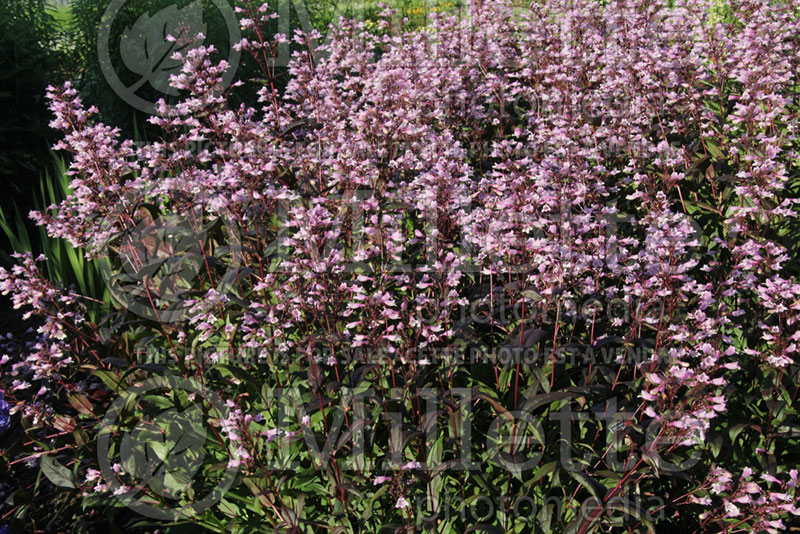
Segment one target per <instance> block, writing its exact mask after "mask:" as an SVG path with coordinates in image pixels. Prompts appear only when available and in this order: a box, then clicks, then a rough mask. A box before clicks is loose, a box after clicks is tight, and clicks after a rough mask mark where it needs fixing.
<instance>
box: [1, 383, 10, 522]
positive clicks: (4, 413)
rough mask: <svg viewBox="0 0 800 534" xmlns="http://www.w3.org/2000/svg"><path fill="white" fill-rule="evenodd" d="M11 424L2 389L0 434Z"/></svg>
mask: <svg viewBox="0 0 800 534" xmlns="http://www.w3.org/2000/svg"><path fill="white" fill-rule="evenodd" d="M10 426H11V417H10V416H9V413H8V403H7V402H6V399H5V396H4V395H3V391H2V390H0V434H2V433H3V432H5V431H6V429H8V427H10ZM6 532H7V531H6V527H3V528H0V534H5V533H6Z"/></svg>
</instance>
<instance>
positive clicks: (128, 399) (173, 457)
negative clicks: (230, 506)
mask: <svg viewBox="0 0 800 534" xmlns="http://www.w3.org/2000/svg"><path fill="white" fill-rule="evenodd" d="M158 390H163V391H162V394H160V395H154V394H153V393H154V392H157V391H158ZM227 413H228V409H227V407H226V405H225V403H223V402H222V400H221V399H220V398H219V397H218V396H217V395H216V394H215V393H213V392H209V391H207V390H205V389H203V388H202V387H201V386H200V385H199V384H198V383H196V382H194V381H192V380H187V379H183V378H177V377H171V376H157V377H153V378H150V379H148V380H146V381H145V382H143V383H142V384H139V385H136V386H134V387H132V388H130V389H128V390H127V391H125V392H124V393H123V394H121V395H120V396H119V397H117V399H116V400H115V401H114V402H113V403H112V404H111V406H110V407H109V409H108V411H107V412H106V415H105V417H104V419H103V423H102V424H103V428H104V429H105V430H104V431H103V432H102V433H101V435H100V437H99V438H98V448H97V454H98V460H99V463H100V472H101V473H102V475H103V478H104V479H105V481H106V482H107V483H108V484H109V489H110V490H111V491H112V492H113V494H114V496H115V498H117V499H119V500H120V501H121V502H122V503H124V504H125V506H127V507H128V508H130V509H131V510H133V511H135V512H137V513H139V514H141V515H144V516H147V517H150V518H153V519H159V520H168V521H175V520H177V519H181V518H187V517H191V516H194V515H196V514H199V513H202V512H203V511H205V510H207V509H209V508H211V507H212V506H214V505H215V504H217V503H218V502H219V501H220V499H222V497H223V496H224V495H225V493H226V492H227V491H228V489H230V487H231V486H232V485H233V482H234V479H235V478H236V474H237V472H238V469H239V467H238V466H239V461H238V460H239V457H238V455H237V452H236V450H235V449H234V448H233V447H232V446H231V445H230V444H227V445H225V444H222V446H221V447H220V444H219V443H217V442H216V441H215V442H214V443H212V445H213V446H207V441H209V437H210V436H211V434H210V433H209V432H208V430H209V427H208V419H210V418H213V419H224V418H225V417H226V416H227ZM210 454H213V455H215V456H216V457H215V458H207V455H210ZM112 457H115V458H114V459H113V460H112ZM222 462H227V467H226V468H225V469H224V470H222V471H218V472H217V471H209V472H206V471H204V470H202V468H203V467H204V466H205V465H209V464H216V465H219V464H220V463H222ZM211 472H216V473H218V474H216V475H213V476H212V475H210V473H211ZM208 478H211V480H209V479H208Z"/></svg>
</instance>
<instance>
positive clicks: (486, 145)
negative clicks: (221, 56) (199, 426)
mask: <svg viewBox="0 0 800 534" xmlns="http://www.w3.org/2000/svg"><path fill="white" fill-rule="evenodd" d="M275 9H276V7H275V6H270V5H266V4H265V5H263V6H249V7H243V8H240V10H239V12H240V14H241V16H242V19H241V25H242V29H243V30H244V31H245V32H246V33H247V36H246V38H245V39H244V40H243V41H242V42H241V43H239V45H238V47H239V48H240V49H241V50H242V51H246V52H249V53H250V54H252V56H253V58H254V60H255V61H257V62H258V63H259V64H260V65H261V67H262V69H263V73H264V79H265V80H266V82H265V83H264V86H263V87H262V88H261V89H260V91H259V102H258V103H257V104H256V105H253V106H248V105H244V104H242V105H234V104H233V103H232V102H231V101H230V99H229V98H228V95H227V93H226V92H225V91H223V90H222V89H221V88H222V87H223V83H222V76H223V73H224V72H225V70H226V68H228V65H227V64H226V63H225V62H224V61H219V60H218V59H216V50H214V49H213V47H203V46H199V47H195V48H193V49H191V50H190V51H188V52H186V53H185V54H183V55H180V54H179V58H180V59H181V60H182V61H183V68H182V71H181V72H180V73H179V74H177V75H174V76H173V77H172V85H173V86H174V87H175V88H177V89H179V90H181V91H182V92H183V94H184V96H185V98H183V100H182V101H181V102H179V103H178V104H176V105H173V106H169V105H167V103H166V102H162V103H161V104H160V106H159V114H158V115H156V116H154V117H153V118H152V119H151V122H152V123H153V125H155V126H157V127H159V128H160V130H161V131H162V137H161V138H160V139H158V140H156V141H153V142H151V143H148V144H145V145H140V146H137V145H136V144H135V143H133V142H132V141H131V140H122V139H120V133H119V130H117V129H114V128H112V127H110V126H107V125H104V124H102V123H100V122H98V121H97V120H96V115H97V113H98V110H96V109H94V108H92V107H88V108H86V107H85V106H84V104H83V103H82V102H81V100H80V97H79V95H78V93H77V91H76V89H75V88H74V87H72V86H71V85H70V84H66V85H65V86H63V87H51V88H50V90H49V98H50V101H51V110H52V112H53V114H54V116H55V119H54V120H53V122H52V126H53V127H54V128H57V129H59V130H61V131H63V133H64V140H63V141H62V142H61V143H59V144H58V146H57V148H59V149H64V150H67V151H68V152H70V153H71V154H72V164H71V167H70V173H71V175H72V177H73V181H72V194H71V195H70V196H69V198H67V199H66V200H65V201H64V202H63V203H61V204H60V205H58V206H53V207H51V208H49V209H48V210H46V211H43V212H39V213H32V214H31V216H32V217H33V218H34V220H36V221H37V222H38V223H39V224H41V225H45V226H46V228H47V230H48V232H49V233H50V234H51V235H53V236H57V237H62V238H65V239H68V240H69V242H70V243H71V244H72V245H73V246H75V247H79V248H82V249H83V250H84V251H85V253H86V254H87V256H88V257H97V258H105V259H107V260H108V263H107V265H108V266H109V268H108V272H107V273H106V274H107V278H108V280H109V287H110V293H111V299H110V302H107V303H106V304H105V307H106V311H107V317H106V319H104V320H103V321H98V323H97V324H95V323H93V322H91V321H90V320H89V319H88V318H87V314H86V306H87V303H86V302H87V301H85V300H84V299H83V297H91V296H88V295H86V296H81V295H77V294H76V293H75V292H74V291H73V290H72V289H71V288H58V287H56V286H54V285H53V284H52V283H51V282H49V281H47V280H46V279H45V278H44V277H43V275H42V273H41V271H40V270H39V267H38V265H39V264H40V263H41V262H42V261H45V260H44V258H39V259H37V260H34V259H33V258H31V257H29V256H28V257H20V258H19V259H20V262H21V263H20V265H19V266H17V267H15V268H14V269H13V270H11V271H6V270H3V271H0V284H1V285H0V288H1V289H2V291H3V292H4V293H5V294H11V295H12V298H13V300H14V305H15V307H18V308H24V309H25V310H26V314H27V315H35V316H37V317H40V319H39V321H40V322H39V323H37V328H38V330H37V331H36V333H35V337H36V339H35V341H28V342H27V343H28V345H24V343H23V344H22V345H19V344H18V345H17V347H18V349H17V350H11V351H9V354H7V355H6V356H3V359H2V360H0V362H1V363H0V370H1V371H2V375H1V376H2V379H0V380H2V385H3V388H4V389H3V390H4V391H5V396H6V400H7V401H8V402H9V404H10V406H11V413H12V416H13V418H15V420H16V421H19V422H21V423H22V425H23V426H24V428H25V432H26V433H27V434H28V435H30V436H31V437H32V439H30V440H26V443H29V444H33V445H29V447H31V446H33V447H36V448H30V449H28V450H25V451H17V452H14V454H15V457H14V458H12V461H13V460H22V459H25V460H27V463H28V464H30V463H31V461H30V460H31V459H38V458H40V457H46V458H48V460H47V462H48V463H47V467H46V466H44V465H43V466H42V469H43V472H45V469H46V472H45V473H46V474H47V473H49V474H50V475H51V476H48V478H49V479H50V480H51V481H55V479H57V478H58V477H54V476H52V473H53V471H54V470H55V471H57V472H58V473H61V478H58V480H62V479H63V478H66V479H68V480H67V481H68V482H69V484H66V483H65V484H64V485H65V486H67V487H71V489H70V491H74V492H77V493H78V494H82V495H84V496H85V498H86V499H88V500H89V501H88V502H91V503H95V504H94V505H96V503H97V502H107V501H97V500H92V499H95V498H96V497H97V496H98V495H101V496H103V495H104V496H106V497H108V499H109V500H111V501H113V500H114V497H115V496H116V497H119V498H120V499H121V502H123V503H126V502H127V501H125V500H124V497H125V495H126V494H127V493H128V492H130V491H133V490H132V488H135V491H136V492H138V493H139V494H140V495H141V494H146V495H152V498H151V501H152V502H160V504H161V505H163V506H166V504H165V503H166V502H167V500H169V503H171V504H170V505H171V506H173V507H174V508H175V509H178V510H180V509H181V507H182V506H183V507H186V506H189V504H188V503H191V502H193V499H194V498H195V497H194V493H198V494H199V493H200V492H201V491H202V489H203V488H205V487H206V486H208V484H209V482H208V480H212V479H213V477H214V476H216V475H214V474H213V473H215V472H216V471H214V469H212V467H214V466H217V471H219V470H220V469H219V466H223V468H224V467H225V466H227V468H228V469H229V470H230V469H235V470H236V476H235V479H234V480H233V481H232V482H231V483H230V484H228V485H227V487H226V491H227V492H228V494H229V496H228V497H220V499H221V500H219V501H218V503H215V505H214V506H211V507H209V508H207V509H204V510H203V511H202V513H195V512H193V513H191V514H186V516H185V517H183V520H190V521H197V522H198V524H199V525H202V526H203V527H204V528H208V529H210V530H218V531H222V530H225V529H229V528H233V529H234V530H235V529H239V530H238V531H241V532H247V531H250V530H247V529H248V528H252V525H253V524H262V525H270V527H271V528H275V529H285V530H287V531H292V532H301V531H302V532H311V531H312V529H314V528H317V527H320V528H321V527H323V526H324V527H326V528H329V529H331V530H335V529H337V528H338V529H343V530H340V531H345V532H351V531H353V532H355V531H358V532H361V531H364V532H373V531H374V532H377V531H378V530H379V529H380V528H383V527H387V526H390V525H391V526H392V528H395V527H400V528H405V529H407V531H412V530H413V529H414V528H417V529H428V530H433V531H437V532H461V531H465V530H464V529H467V528H470V527H473V529H474V528H478V527H480V525H483V526H484V527H486V528H490V530H489V531H492V530H491V529H495V530H498V529H499V530H500V531H507V532H529V531H531V529H534V528H539V529H542V530H544V531H554V532H577V533H586V532H590V531H593V530H595V529H605V530H613V529H619V531H621V532H622V531H625V532H627V531H633V530H637V529H642V528H648V529H650V530H651V531H654V530H653V529H655V528H656V527H658V528H661V527H662V526H663V528H683V529H689V531H697V532H703V531H705V532H711V531H715V532H722V531H725V532H745V531H764V532H777V531H780V530H783V529H784V528H786V527H787V526H788V525H790V524H791V522H792V521H797V516H798V515H800V502H799V501H800V494H798V492H797V470H796V469H794V466H795V465H796V462H797V450H798V447H800V443H799V442H798V435H799V434H798V428H800V427H798V424H800V423H798V421H797V412H796V409H797V396H798V391H800V386H798V385H797V384H798V369H800V367H799V366H800V361H798V356H797V354H798V353H797V342H798V339H800V330H799V329H798V326H797V325H798V318H800V281H799V280H798V274H800V273H799V272H798V265H797V263H796V257H797V254H798V252H800V250H798V246H797V242H798V241H797V239H796V237H797V234H798V232H800V226H798V222H797V219H796V217H797V212H796V209H795V205H796V203H797V202H798V199H800V197H799V196H798V194H797V184H798V183H800V181H799V180H800V173H799V171H800V166H798V152H797V148H798V141H797V134H796V130H797V125H798V109H799V108H798V94H800V93H799V92H798V88H799V87H800V83H799V80H798V79H797V72H798V68H800V39H798V35H800V5H798V4H797V2H795V1H793V0H782V1H777V2H765V1H760V0H731V1H729V2H723V3H720V2H706V1H700V0H685V1H680V0H676V1H675V2H664V1H659V0H610V1H608V2H596V1H594V0H545V1H542V2H538V1H537V2H532V3H531V5H530V6H529V7H527V8H525V9H518V8H513V7H512V6H511V5H509V4H507V3H505V2H503V1H501V0H486V1H484V2H482V3H480V5H474V6H471V7H470V9H469V11H468V12H467V13H460V14H457V15H451V14H444V13H433V14H432V15H431V18H430V20H429V21H428V24H427V25H426V26H425V27H423V28H420V29H411V30H406V29H403V20H402V19H400V18H399V16H398V13H396V12H394V11H392V10H389V9H387V10H385V11H384V12H382V13H381V16H380V18H379V20H378V23H377V24H369V25H368V24H367V23H366V22H364V21H349V20H341V21H339V23H338V24H337V25H336V26H335V27H332V28H331V30H330V34H329V35H328V36H327V39H323V36H322V35H320V34H318V33H316V32H312V33H308V34H305V33H302V32H300V33H298V34H297V35H295V37H294V41H293V47H294V48H293V49H294V50H295V52H294V55H293V59H292V61H291V64H290V66H289V68H288V76H289V82H288V85H286V88H285V90H284V91H278V89H277V88H276V84H275V83H273V82H274V80H275V79H276V77H277V75H278V74H277V70H276V69H277V67H276V66H275V62H274V61H272V58H273V57H274V55H275V54H277V49H278V47H279V46H282V45H284V44H286V43H287V42H288V39H287V37H286V36H282V35H278V36H275V37H274V38H268V37H267V36H266V30H264V28H265V27H266V25H267V24H268V23H269V21H270V20H272V18H274V16H275V13H276V11H275ZM200 37H202V36H200ZM197 147H202V148H200V149H198V148H197ZM89 302H91V304H92V305H95V304H97V303H95V302H94V301H89ZM22 347H25V348H24V349H23V348H22ZM142 347H144V348H145V349H147V350H148V351H151V352H153V351H155V352H157V353H158V354H161V355H163V358H161V359H160V360H159V361H158V362H157V363H155V364H154V363H152V362H148V363H143V362H142V361H141V360H140V359H139V358H138V354H139V349H140V348H142ZM243 355H244V356H243ZM156 375H169V376H173V377H180V378H184V379H187V380H192V381H193V382H192V383H196V384H202V392H211V393H213V395H214V396H215V397H218V398H219V399H221V400H222V402H221V403H220V405H221V406H223V408H222V410H223V411H224V413H223V414H213V413H212V412H213V410H212V409H211V407H210V406H209V403H203V402H202V401H201V400H200V397H202V396H203V395H202V392H201V393H192V394H191V395H189V396H188V397H187V398H186V399H183V397H181V396H180V395H178V393H177V392H175V391H173V392H169V391H166V392H164V391H162V392H161V393H160V394H161V395H163V396H164V399H166V400H165V401H164V403H165V405H170V404H172V403H175V405H176V407H177V405H178V404H180V402H184V401H185V402H189V403H191V402H196V403H198V404H196V405H195V406H196V407H198V406H199V407H200V408H199V409H200V410H201V411H202V412H203V415H204V418H205V419H204V421H205V422H207V423H208V425H209V428H210V432H208V435H207V436H206V438H207V439H208V441H206V445H205V446H204V447H201V450H200V451H199V452H198V451H196V450H192V451H190V452H192V454H194V456H191V455H190V456H187V458H189V457H190V458H191V460H187V462H189V463H190V464H191V465H193V466H194V467H193V469H194V471H193V472H192V475H193V476H194V475H195V474H196V473H200V474H202V476H200V475H199V474H198V475H197V476H194V478H193V480H189V481H186V480H179V479H174V480H172V483H173V486H172V487H170V489H169V491H167V490H166V489H164V487H163V486H164V485H167V482H166V481H167V478H169V477H167V478H164V479H163V481H161V482H160V483H161V484H162V485H161V486H159V487H154V486H153V485H152V484H150V485H148V484H146V483H143V484H140V485H139V486H137V485H136V484H137V483H136V481H135V480H134V479H135V476H134V475H136V474H141V471H137V464H136V462H132V463H131V462H130V461H129V462H127V463H126V462H125V461H122V462H121V463H117V464H113V465H112V469H111V470H110V471H109V470H108V469H107V470H105V471H103V470H102V469H99V467H98V456H102V455H103V454H106V451H104V450H101V449H102V447H100V446H99V445H98V443H99V442H100V440H101V438H102V436H103V435H104V433H108V432H109V430H108V428H105V425H104V424H101V419H103V414H104V413H106V411H107V410H108V409H109V406H111V403H112V401H113V400H114V398H115V397H117V396H119V395H120V394H122V393H123V392H124V391H125V390H126V389H128V388H132V387H135V386H137V385H138V384H141V383H143V382H144V381H146V380H147V379H148V378H150V377H152V376H156ZM181 399H182V400H181ZM179 401H180V402H179ZM431 403H433V404H431ZM431 405H435V407H436V408H435V409H432V410H429V408H428V407H429V406H431ZM183 408H185V406H184V407H183ZM126 409H129V410H134V407H133V406H132V404H131V403H128V406H127V408H126ZM130 419H131V418H130V417H129V418H128V419H125V418H120V419H119V420H118V421H117V423H116V424H117V425H118V426H116V427H114V428H113V429H111V434H113V435H114V436H121V435H122V434H124V433H125V432H127V431H128V430H129V428H128V427H126V426H125V425H126V424H128V425H134V424H135V421H134V422H133V423H131V420H130ZM576 428H577V429H578V432H577V434H576V432H575V429H576ZM357 436H360V438H361V441H358V439H357ZM176 441H177V443H173V445H174V447H175V451H179V450H182V449H181V447H184V446H185V447H189V448H191V447H190V446H189V445H186V444H185V443H184V442H182V441H180V440H176ZM123 442H124V439H123ZM182 443H183V445H181V444H182ZM130 446H131V445H130V444H129V445H128V447H130ZM121 447H122V449H121V450H123V451H124V450H125V449H124V447H125V445H124V444H123V445H122V446H121ZM153 450H160V449H153ZM226 451H233V453H232V454H228V453H226ZM357 453H358V454H357ZM187 454H188V453H187ZM531 458H536V459H537V461H535V462H530V459H531ZM159 459H160V460H164V458H163V457H162V456H161V455H159ZM164 461H165V462H166V460H164ZM54 462H57V463H54ZM192 462H194V463H192ZM21 463H22V462H21ZM101 463H102V462H101ZM15 465H16V464H15ZM54 465H56V467H53V466H54ZM165 465H166V463H165ZM201 465H202V466H205V467H203V468H202V469H201V468H200V467H198V466H201ZM139 467H141V466H139ZM20 468H21V467H20ZM206 468H208V469H206ZM198 469H199V471H198ZM65 472H66V473H69V475H66V474H65ZM204 477H205V478H204ZM190 478H191V477H190ZM176 480H177V481H178V482H180V484H179V483H178V482H176ZM62 482H63V480H62ZM175 484H177V485H178V486H179V489H180V491H175V488H174V486H175ZM181 484H182V485H181ZM487 492H488V493H489V494H490V495H491V498H492V499H493V500H492V502H493V506H492V508H491V510H492V511H491V512H490V513H489V515H488V516H486V517H482V518H481V519H480V520H478V519H476V518H475V515H474V514H473V510H472V508H471V506H472V504H471V503H474V502H475V501H476V499H480V498H481V497H483V498H487V497H486V495H487ZM647 496H650V497H653V498H654V499H658V500H659V503H660V504H658V505H652V506H650V507H649V508H646V507H645V506H644V505H642V504H641V503H640V502H639V501H641V499H642V498H645V497H647ZM167 497H169V499H167ZM520 499H525V500H526V502H527V503H529V505H531V506H533V507H534V509H535V510H534V512H533V513H530V514H528V515H524V514H522V513H521V512H520V508H519V506H518V504H519V501H520ZM552 499H558V503H559V505H558V507H557V509H555V510H554V509H553V505H552ZM312 500H313V503H312V502H311V501H312ZM592 500H594V505H593V506H588V507H587V503H589V502H590V501H592ZM620 500H622V501H623V504H624V506H622V508H623V510H622V511H621V509H620V506H619V501H620ZM176 503H178V504H176ZM242 503H246V504H242ZM651 504H652V503H651ZM471 514H472V515H471ZM523 515H524V516H523ZM248 525H250V526H248ZM480 528H483V527H480ZM414 531H415V530H414ZM637 531H638V530H637Z"/></svg>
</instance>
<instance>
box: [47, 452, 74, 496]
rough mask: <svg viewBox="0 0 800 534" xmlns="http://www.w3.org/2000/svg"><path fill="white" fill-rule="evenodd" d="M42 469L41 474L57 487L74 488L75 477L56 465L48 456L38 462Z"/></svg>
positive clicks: (58, 464)
mask: <svg viewBox="0 0 800 534" xmlns="http://www.w3.org/2000/svg"><path fill="white" fill-rule="evenodd" d="M39 464H40V465H41V469H42V474H43V475H44V476H46V477H47V479H48V480H49V481H50V482H52V483H53V484H55V485H56V486H59V487H61V488H75V487H76V485H75V475H74V474H73V473H72V471H70V470H69V469H67V468H66V467H64V466H63V465H61V464H60V463H58V462H57V461H56V460H55V459H54V458H53V457H52V456H50V455H47V454H45V455H43V456H42V457H41V460H40V462H39Z"/></svg>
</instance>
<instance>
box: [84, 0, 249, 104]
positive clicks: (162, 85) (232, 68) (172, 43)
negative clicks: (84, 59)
mask: <svg viewBox="0 0 800 534" xmlns="http://www.w3.org/2000/svg"><path fill="white" fill-rule="evenodd" d="M127 1H128V0H112V2H111V3H110V4H109V5H108V7H107V8H106V10H105V13H104V14H103V17H102V19H101V20H100V27H99V29H98V32H97V55H98V60H99V62H100V68H101V69H102V71H103V76H105V78H106V81H108V84H109V85H110V86H111V88H112V89H113V90H114V92H115V93H117V95H119V97H120V98H122V99H123V100H124V101H125V102H127V103H128V104H129V105H131V106H133V107H134V108H136V109H138V110H140V111H143V112H145V113H149V114H155V113H156V105H155V101H157V100H158V98H165V97H169V96H177V95H178V91H177V89H175V88H174V87H172V86H170V84H169V77H170V75H171V74H177V73H179V72H180V69H181V62H180V61H178V60H176V59H173V57H172V56H173V55H174V54H175V53H176V52H181V53H183V54H184V55H185V54H186V52H188V51H189V50H191V49H192V48H195V47H197V46H199V45H201V44H202V43H200V42H197V39H196V37H197V35H198V34H201V33H202V34H206V33H207V31H208V24H207V23H206V21H205V18H204V15H205V14H206V13H205V12H204V9H203V2H202V0H194V1H192V2H191V3H189V4H187V5H186V6H184V7H178V5H177V4H173V5H169V6H167V7H165V8H163V9H161V10H160V11H158V12H156V13H152V14H151V13H150V12H145V13H142V14H141V15H140V16H139V18H138V19H136V21H135V22H134V23H133V24H132V25H130V26H126V27H125V28H124V29H123V30H122V33H121V34H120V35H119V42H118V43H110V42H109V41H110V40H111V38H112V32H111V28H112V25H113V23H114V21H115V20H116V19H117V17H118V15H119V14H120V10H121V9H122V7H123V6H124V5H125V4H126V3H127ZM212 3H213V5H214V7H216V9H217V11H219V14H220V15H221V16H222V19H223V20H224V23H225V27H226V28H227V33H228V44H229V46H228V49H229V56H228V58H227V61H228V68H227V69H226V70H225V73H224V74H223V77H222V82H223V86H224V87H227V86H229V85H230V84H231V82H232V81H233V76H234V74H235V73H236V69H237V68H238V66H239V59H240V57H241V52H240V51H238V50H236V49H235V48H234V46H233V45H234V44H236V43H238V42H239V40H240V39H241V33H240V31H239V21H238V20H237V19H236V16H235V15H234V13H233V10H232V9H231V6H230V5H229V4H228V2H227V1H226V0H212ZM117 45H118V46H119V49H118V50H119V54H120V58H121V60H122V64H123V66H124V67H125V68H126V69H127V70H128V71H129V72H130V73H132V74H133V75H134V76H135V78H134V79H135V81H134V82H132V83H128V84H126V83H125V82H123V81H122V79H121V78H120V75H119V72H118V71H117V70H116V68H115V67H116V66H115V65H114V62H113V61H112V59H111V49H112V46H113V47H116V46H117ZM115 49H116V48H115ZM126 78H127V76H126ZM145 85H149V86H150V88H151V89H153V90H155V91H156V93H157V94H159V95H160V96H159V97H157V98H155V99H154V100H155V101H152V102H151V101H149V100H148V99H146V98H144V97H142V96H140V95H139V94H137V91H139V90H141V89H142V88H143V87H144V86H145Z"/></svg>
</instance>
